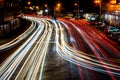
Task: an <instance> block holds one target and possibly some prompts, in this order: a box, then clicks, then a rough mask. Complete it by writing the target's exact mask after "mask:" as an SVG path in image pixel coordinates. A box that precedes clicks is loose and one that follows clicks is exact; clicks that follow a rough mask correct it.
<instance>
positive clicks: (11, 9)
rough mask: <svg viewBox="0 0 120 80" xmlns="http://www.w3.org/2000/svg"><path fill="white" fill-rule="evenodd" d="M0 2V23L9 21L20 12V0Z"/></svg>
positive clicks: (2, 0) (3, 0)
mask: <svg viewBox="0 0 120 80" xmlns="http://www.w3.org/2000/svg"><path fill="white" fill-rule="evenodd" d="M0 2H1V4H0V24H3V23H4V22H7V21H10V20H12V19H14V18H15V17H17V16H18V15H19V14H20V10H21V8H20V7H21V3H20V2H21V1H20V0H1V1H0Z"/></svg>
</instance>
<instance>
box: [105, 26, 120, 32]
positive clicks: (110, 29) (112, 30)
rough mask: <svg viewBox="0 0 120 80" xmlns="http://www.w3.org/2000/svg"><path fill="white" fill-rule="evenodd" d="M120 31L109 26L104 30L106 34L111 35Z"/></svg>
mask: <svg viewBox="0 0 120 80" xmlns="http://www.w3.org/2000/svg"><path fill="white" fill-rule="evenodd" d="M119 30H120V29H118V28H116V27H113V26H107V27H106V28H105V29H104V32H105V33H111V32H114V31H119Z"/></svg>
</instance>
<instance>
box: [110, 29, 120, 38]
mask: <svg viewBox="0 0 120 80" xmlns="http://www.w3.org/2000/svg"><path fill="white" fill-rule="evenodd" d="M119 36H120V30H116V31H112V32H111V33H110V37H111V38H112V39H116V40H117V39H118V37H119Z"/></svg>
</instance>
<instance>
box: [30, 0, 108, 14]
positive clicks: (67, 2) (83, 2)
mask: <svg viewBox="0 0 120 80" xmlns="http://www.w3.org/2000/svg"><path fill="white" fill-rule="evenodd" d="M31 1H32V3H34V4H38V5H40V6H44V4H48V6H49V8H53V6H54V5H55V3H57V2H60V3H62V7H63V9H64V10H65V11H68V12H70V11H73V10H74V9H75V6H74V3H75V2H77V1H79V6H80V10H84V11H86V12H87V11H88V12H89V11H92V12H94V8H95V7H96V6H95V5H94V3H93V2H94V0H31ZM103 1H108V0H103Z"/></svg>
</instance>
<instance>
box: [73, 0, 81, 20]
mask: <svg viewBox="0 0 120 80" xmlns="http://www.w3.org/2000/svg"><path fill="white" fill-rule="evenodd" d="M74 5H75V6H77V8H78V18H79V16H80V13H79V12H80V11H79V8H80V7H79V2H78V1H77V3H75V4H74Z"/></svg>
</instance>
